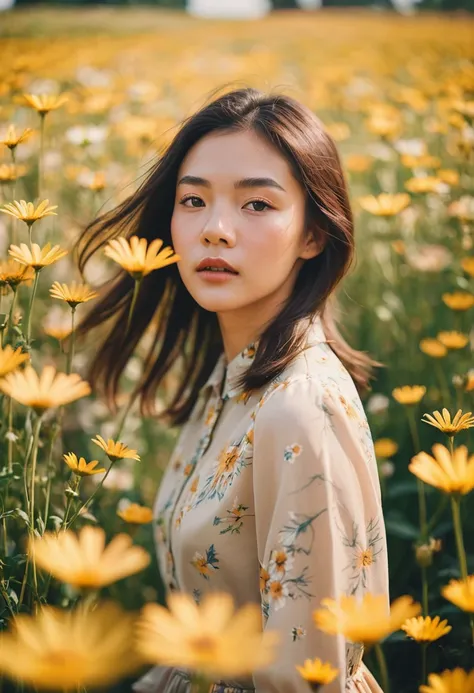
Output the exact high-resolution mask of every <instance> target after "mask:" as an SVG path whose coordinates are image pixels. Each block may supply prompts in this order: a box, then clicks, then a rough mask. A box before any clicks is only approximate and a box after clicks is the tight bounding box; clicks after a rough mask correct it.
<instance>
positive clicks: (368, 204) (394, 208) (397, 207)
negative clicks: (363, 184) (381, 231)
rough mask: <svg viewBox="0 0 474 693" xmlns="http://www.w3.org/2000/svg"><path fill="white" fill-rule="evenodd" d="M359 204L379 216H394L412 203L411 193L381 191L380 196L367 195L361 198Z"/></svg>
mask: <svg viewBox="0 0 474 693" xmlns="http://www.w3.org/2000/svg"><path fill="white" fill-rule="evenodd" d="M359 204H360V206H361V207H362V209H364V210H365V211H366V212H370V214H374V215H375V216H378V217H393V216H395V214H399V213H400V212H401V211H402V210H404V209H405V208H406V207H408V205H409V204H410V195H408V194H407V193H396V194H395V195H390V194H389V193H381V194H380V195H378V196H375V195H366V196H365V197H361V198H359Z"/></svg>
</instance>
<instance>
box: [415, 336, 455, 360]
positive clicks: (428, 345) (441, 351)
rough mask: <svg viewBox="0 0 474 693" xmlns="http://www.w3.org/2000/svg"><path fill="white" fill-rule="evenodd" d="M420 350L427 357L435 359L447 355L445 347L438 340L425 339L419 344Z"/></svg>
mask: <svg viewBox="0 0 474 693" xmlns="http://www.w3.org/2000/svg"><path fill="white" fill-rule="evenodd" d="M420 349H421V351H422V352H423V353H424V354H427V356H431V357H432V358H435V359H440V358H443V356H446V354H447V353H448V349H447V347H445V345H444V344H443V343H442V342H440V341H439V340H438V339H431V338H426V339H422V340H421V342H420Z"/></svg>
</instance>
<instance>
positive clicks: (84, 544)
mask: <svg viewBox="0 0 474 693" xmlns="http://www.w3.org/2000/svg"><path fill="white" fill-rule="evenodd" d="M30 549H31V551H32V555H33V556H34V558H35V561H36V563H37V565H39V566H40V567H41V568H43V569H44V570H47V571H48V572H50V573H51V574H52V575H54V577H56V578H57V579H58V580H61V581H62V582H67V583H68V584H70V585H74V586H75V587H95V588H99V587H104V585H110V584H111V583H113V582H116V581H117V580H121V579H122V578H124V577H127V576H128V575H133V574H134V573H138V572H139V571H140V570H143V569H144V568H146V567H147V565H148V564H149V562H150V556H149V554H148V553H147V552H146V551H145V549H143V548H142V547H141V546H133V545H132V540H131V538H130V537H129V535H128V534H116V535H115V536H114V537H113V539H112V540H111V541H110V543H109V544H107V546H105V532H104V530H103V529H102V528H101V527H91V526H90V525H86V526H85V527H83V528H82V529H81V530H80V532H79V534H77V535H76V534H75V533H74V532H71V530H66V531H62V532H60V533H59V534H55V533H54V532H45V534H43V536H42V537H35V538H33V539H31V540H30Z"/></svg>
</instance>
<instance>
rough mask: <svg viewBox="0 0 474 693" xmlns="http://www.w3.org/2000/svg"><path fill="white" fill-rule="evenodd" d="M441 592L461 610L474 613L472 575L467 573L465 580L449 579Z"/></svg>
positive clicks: (473, 582)
mask: <svg viewBox="0 0 474 693" xmlns="http://www.w3.org/2000/svg"><path fill="white" fill-rule="evenodd" d="M441 594H442V595H443V597H444V598H445V599H447V600H448V601H449V602H452V603H453V604H456V606H458V607H459V608H460V609H462V610H463V611H471V612H472V613H474V575H468V576H467V578H466V579H465V580H451V581H450V582H449V584H448V585H446V586H445V587H443V588H442V590H441Z"/></svg>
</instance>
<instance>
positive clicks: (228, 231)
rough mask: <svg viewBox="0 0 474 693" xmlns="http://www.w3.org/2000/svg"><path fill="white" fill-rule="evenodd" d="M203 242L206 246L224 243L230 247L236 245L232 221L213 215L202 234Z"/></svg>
mask: <svg viewBox="0 0 474 693" xmlns="http://www.w3.org/2000/svg"><path fill="white" fill-rule="evenodd" d="M201 240H202V242H203V243H204V244H205V245H219V244H220V243H223V244H224V245H227V246H229V247H233V246H234V245H235V232H234V229H233V226H232V224H231V222H230V219H225V218H224V217H223V216H222V215H220V216H217V215H215V214H214V215H211V217H210V218H209V219H208V221H207V224H206V225H205V226H204V228H203V229H202V232H201Z"/></svg>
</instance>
